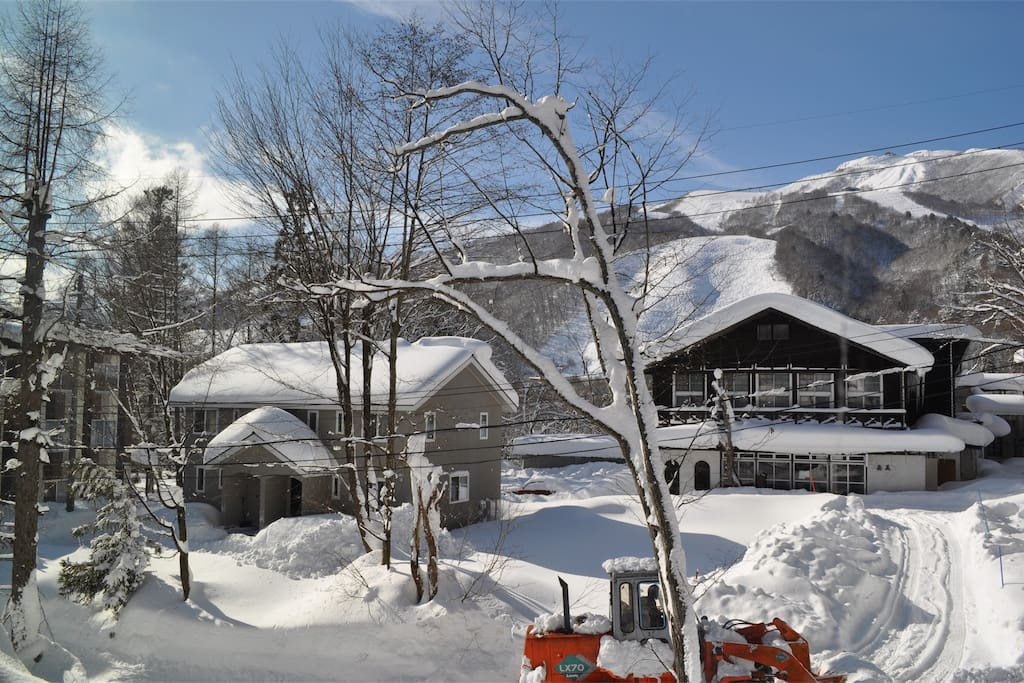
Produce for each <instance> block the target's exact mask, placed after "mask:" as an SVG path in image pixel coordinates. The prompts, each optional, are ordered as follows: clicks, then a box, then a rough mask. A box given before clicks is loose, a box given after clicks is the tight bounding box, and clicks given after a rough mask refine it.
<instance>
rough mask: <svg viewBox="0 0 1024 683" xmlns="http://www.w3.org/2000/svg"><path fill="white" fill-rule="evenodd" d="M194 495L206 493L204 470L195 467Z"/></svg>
mask: <svg viewBox="0 0 1024 683" xmlns="http://www.w3.org/2000/svg"><path fill="white" fill-rule="evenodd" d="M196 493H206V468H205V467H203V466H202V465H196Z"/></svg>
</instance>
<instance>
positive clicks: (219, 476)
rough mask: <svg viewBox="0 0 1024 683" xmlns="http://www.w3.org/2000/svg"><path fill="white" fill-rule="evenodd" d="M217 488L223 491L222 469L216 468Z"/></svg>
mask: <svg viewBox="0 0 1024 683" xmlns="http://www.w3.org/2000/svg"><path fill="white" fill-rule="evenodd" d="M217 488H219V489H221V490H224V468H222V467H218V468H217Z"/></svg>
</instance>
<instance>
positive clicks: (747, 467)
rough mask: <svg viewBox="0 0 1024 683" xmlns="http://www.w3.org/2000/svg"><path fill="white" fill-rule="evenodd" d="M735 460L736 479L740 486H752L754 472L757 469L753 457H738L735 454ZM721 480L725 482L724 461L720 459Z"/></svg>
mask: <svg viewBox="0 0 1024 683" xmlns="http://www.w3.org/2000/svg"><path fill="white" fill-rule="evenodd" d="M737 456H738V457H737V459H736V478H737V479H739V480H740V484H742V485H743V486H753V485H754V478H755V477H754V472H755V471H756V469H757V461H756V460H754V457H753V456H747V457H746V458H744V457H743V456H739V454H737ZM722 479H723V481H724V480H725V459H724V458H723V459H722Z"/></svg>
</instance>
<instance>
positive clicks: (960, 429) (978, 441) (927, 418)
mask: <svg viewBox="0 0 1024 683" xmlns="http://www.w3.org/2000/svg"><path fill="white" fill-rule="evenodd" d="M914 427H915V428H922V429H928V428H936V429H942V430H945V431H946V432H949V433H950V434H952V435H954V436H956V437H958V438H960V439H961V440H962V441H963V442H964V443H965V444H967V445H969V446H978V447H984V446H987V445H989V444H990V443H992V441H994V440H995V438H996V435H995V434H993V433H992V431H991V430H990V429H988V427H986V426H985V425H984V424H978V423H977V422H972V421H969V420H961V419H958V418H955V417H949V416H947V415H939V414H937V413H928V414H927V415H922V416H921V417H920V418H918V420H917V422H916V423H915V424H914Z"/></svg>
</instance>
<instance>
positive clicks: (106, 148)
mask: <svg viewBox="0 0 1024 683" xmlns="http://www.w3.org/2000/svg"><path fill="white" fill-rule="evenodd" d="M97 154H98V163H99V164H100V165H101V166H102V167H103V168H104V169H105V170H106V172H107V175H108V178H107V182H106V188H107V189H108V191H109V190H114V191H117V190H122V191H123V192H122V194H124V195H125V196H130V195H132V194H133V193H135V192H139V191H141V190H143V189H145V188H147V187H149V186H151V185H154V184H157V183H159V182H160V181H161V180H163V179H164V178H165V177H166V176H167V175H169V174H170V173H172V172H174V171H176V170H183V171H185V172H186V173H187V174H188V178H189V180H190V182H191V183H192V186H193V187H194V188H195V190H196V201H195V214H196V216H197V217H198V218H201V219H203V220H202V221H201V222H200V226H201V227H204V228H205V227H209V226H210V224H212V223H213V222H215V221H219V222H221V223H222V225H223V227H225V228H232V227H236V226H238V225H240V224H242V223H243V222H244V221H241V220H239V219H241V218H244V216H243V214H241V213H240V212H239V211H238V208H237V207H236V206H235V204H234V202H233V199H232V196H233V195H235V194H237V193H238V190H239V188H238V187H237V186H236V184H235V183H233V182H232V181H230V180H229V179H227V178H223V177H219V176H216V175H214V173H213V171H212V170H211V169H210V167H209V163H208V160H207V157H206V154H205V152H204V151H203V150H201V149H200V148H198V147H197V146H196V145H194V144H193V143H191V142H187V141H178V142H167V141H164V140H161V139H160V138H158V137H155V136H151V135H144V134H142V133H140V132H138V131H136V130H133V129H131V128H127V127H123V126H111V127H108V128H107V129H106V131H105V136H104V139H103V141H102V142H101V144H100V145H99V148H98V150H97ZM117 203H120V204H122V205H123V202H115V204H117ZM108 214H109V217H113V216H114V215H116V210H115V209H114V208H113V207H111V208H110V209H109V211H108Z"/></svg>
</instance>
